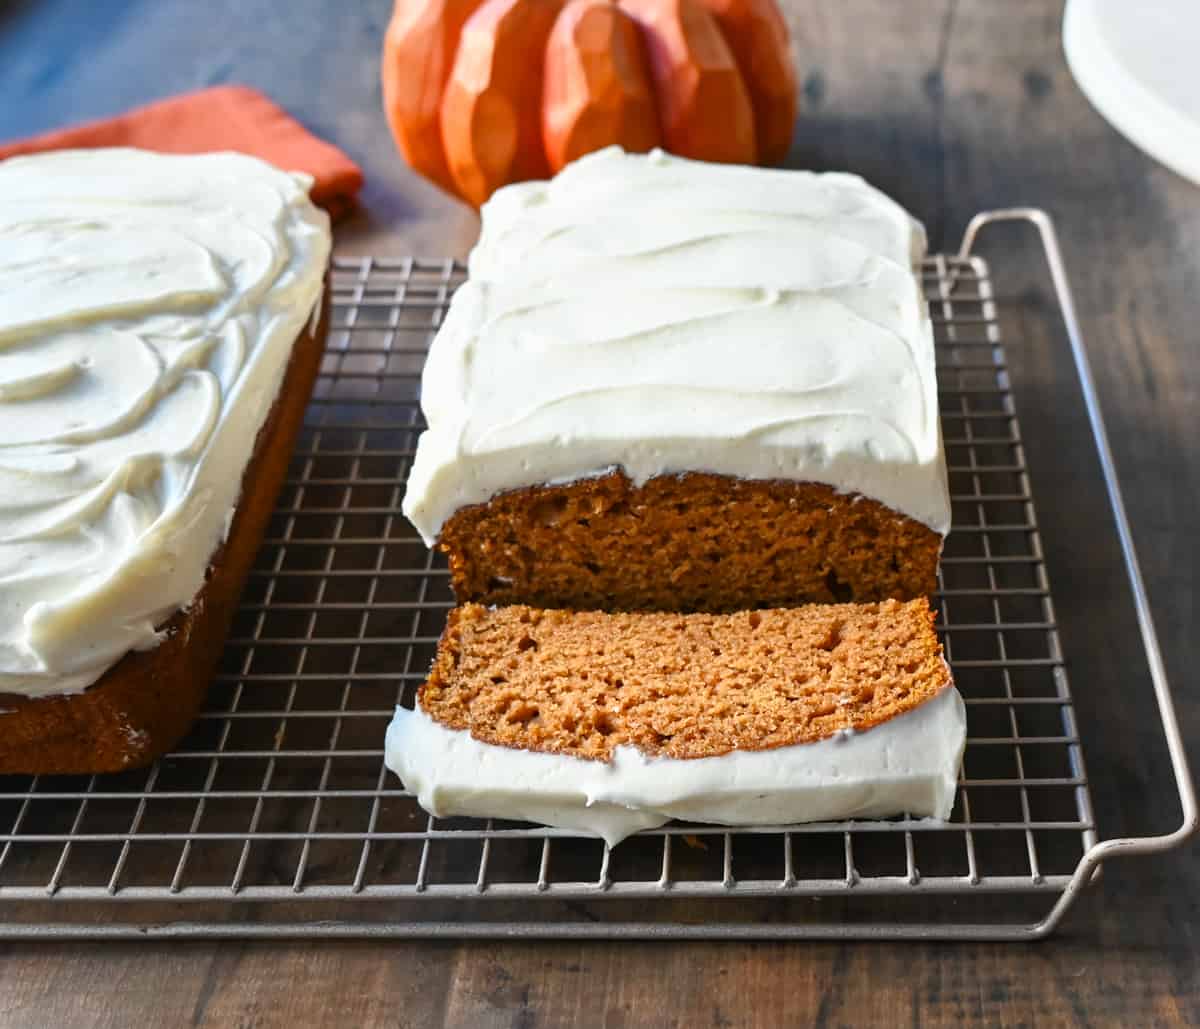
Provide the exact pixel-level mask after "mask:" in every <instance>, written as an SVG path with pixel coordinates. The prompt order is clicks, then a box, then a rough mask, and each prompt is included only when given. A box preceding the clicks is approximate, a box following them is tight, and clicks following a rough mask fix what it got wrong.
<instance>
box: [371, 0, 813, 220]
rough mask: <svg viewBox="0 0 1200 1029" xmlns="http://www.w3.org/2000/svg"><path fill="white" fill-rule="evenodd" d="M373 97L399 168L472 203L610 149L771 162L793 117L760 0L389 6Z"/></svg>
mask: <svg viewBox="0 0 1200 1029" xmlns="http://www.w3.org/2000/svg"><path fill="white" fill-rule="evenodd" d="M383 95H384V105H385V108H386V112H387V118H388V124H389V125H390V126H391V130H392V135H393V136H395V138H396V142H397V144H398V145H399V147H400V149H401V151H402V152H403V154H404V157H405V159H406V160H407V161H408V163H409V164H410V165H412V167H413V168H414V169H415V170H416V171H418V172H420V173H421V174H422V175H424V176H425V177H426V178H428V179H430V180H432V181H433V182H435V183H437V184H438V185H439V186H441V187H442V188H443V189H445V190H448V191H449V192H451V193H454V194H456V195H458V196H460V197H462V198H463V199H464V200H467V201H468V202H469V203H472V204H474V205H476V206H478V205H480V204H482V203H483V202H484V201H485V200H486V199H487V198H488V197H489V196H491V194H492V193H493V191H495V190H496V189H498V188H499V187H500V186H503V185H504V184H506V183H508V182H516V181H520V180H522V179H530V178H543V177H545V176H546V175H549V174H551V173H553V172H556V171H558V170H559V169H560V168H561V167H562V166H563V165H564V164H567V163H568V162H570V161H573V160H574V159H575V158H576V157H579V156H581V155H583V154H586V153H588V152H589V151H592V150H596V149H598V148H600V147H603V146H608V145H609V144H612V143H618V144H620V145H621V146H623V147H624V148H625V149H626V150H635V151H645V150H649V149H651V148H653V147H656V146H661V147H663V148H665V149H667V150H670V151H671V152H672V153H676V154H679V155H681V156H684V157H694V158H697V159H699V160H705V161H732V162H739V163H745V164H754V163H773V162H775V161H778V160H780V159H781V158H782V157H783V156H784V154H786V153H787V149H788V146H789V145H790V144H791V139H792V126H793V123H794V122H795V118H796V79H795V72H794V70H793V68H792V61H791V53H790V45H789V40H788V32H787V25H786V24H785V22H784V20H783V16H782V15H781V14H780V13H779V9H778V8H777V7H776V6H775V0H396V6H395V10H394V12H393V15H392V20H391V24H390V25H389V26H388V30H387V36H386V38H385V41H384V49H383Z"/></svg>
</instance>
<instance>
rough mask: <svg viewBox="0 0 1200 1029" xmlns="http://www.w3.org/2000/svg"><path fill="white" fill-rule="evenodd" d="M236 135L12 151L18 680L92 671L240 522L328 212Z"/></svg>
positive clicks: (13, 642)
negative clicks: (244, 150) (214, 141)
mask: <svg viewBox="0 0 1200 1029" xmlns="http://www.w3.org/2000/svg"><path fill="white" fill-rule="evenodd" d="M308 185H309V182H308V180H307V179H306V178H305V177H304V176H297V175H291V174H287V173H284V172H281V171H277V170H276V169H274V168H272V167H270V166H269V165H266V164H264V163H262V162H260V161H258V160H255V159H253V158H249V157H244V156H241V155H237V154H206V155H202V156H189V157H177V156H165V155H159V154H151V153H147V152H143V151H137V150H99V151H73V152H62V153H56V154H48V155H42V156H38V157H31V158H14V159H12V160H9V161H6V162H4V163H2V164H0V693H10V694H19V695H25V696H34V697H36V696H45V695H52V694H61V693H71V692H77V691H79V690H82V689H84V688H86V687H87V686H89V685H90V684H91V683H93V682H95V680H96V679H98V678H99V677H100V676H101V675H102V674H103V673H104V672H105V671H106V670H107V669H108V668H109V667H110V666H111V665H112V664H114V663H115V662H116V661H117V660H119V659H120V657H121V656H122V655H124V654H125V653H126V652H127V651H129V650H132V649H144V648H149V647H153V646H154V645H155V644H156V643H157V642H158V639H159V636H158V634H157V632H156V628H155V627H156V626H157V625H159V624H161V623H162V622H163V621H165V620H166V619H168V618H169V617H170V616H171V615H172V614H174V613H175V611H177V610H178V609H180V608H181V607H184V606H186V605H187V604H188V603H190V602H191V600H192V598H193V597H194V596H195V594H196V593H197V591H198V590H199V589H200V586H201V585H202V584H203V581H204V575H205V571H206V569H207V567H208V564H209V561H210V559H211V557H212V555H213V552H214V551H215V550H216V549H217V547H218V546H219V545H220V544H221V542H222V541H223V540H224V536H225V533H226V532H227V531H228V526H229V522H230V519H231V516H232V510H233V508H234V506H235V505H236V503H237V499H238V493H239V490H240V487H241V479H242V473H243V470H244V469H245V467H246V464H247V462H248V461H249V458H250V454H251V452H252V450H253V447H254V442H255V438H256V436H257V434H258V430H259V429H260V427H261V426H262V424H263V422H264V421H265V420H266V417H267V415H268V413H269V412H270V409H271V407H272V405H273V403H274V400H275V395H276V393H277V392H278V389H279V384H280V382H281V381H282V378H283V374H284V372H285V371H286V368H287V364H288V360H289V358H290V356H291V346H292V343H293V341H294V340H295V339H296V338H297V337H298V336H299V335H300V334H301V333H302V332H303V331H304V329H305V325H306V323H307V321H308V319H309V317H310V315H311V314H312V312H313V309H314V306H315V305H317V304H318V303H319V298H320V292H321V288H322V283H323V280H324V274H325V267H326V264H327V262H328V256H329V248H330V236H329V227H328V219H327V218H326V216H325V215H324V214H323V213H322V212H321V211H319V210H318V209H317V208H315V207H314V206H313V205H312V204H311V203H310V202H309V200H308V195H307V188H308Z"/></svg>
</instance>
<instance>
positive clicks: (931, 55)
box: [0, 0, 1200, 1027]
mask: <svg viewBox="0 0 1200 1029" xmlns="http://www.w3.org/2000/svg"><path fill="white" fill-rule="evenodd" d="M389 6H390V5H389V3H388V0H355V2H352V3H351V2H347V3H335V2H330V0H288V2H286V3H282V2H272V0H224V2H219V0H211V2H206V3H195V2H192V0H125V2H121V0H24V2H22V0H17V2H11V0H0V97H2V98H3V99H2V101H0V139H5V138H10V137H17V136H21V135H24V134H26V133H31V132H34V131H38V130H42V129H46V128H51V127H54V126H57V125H60V124H65V123H67V122H70V121H73V120H78V119H82V118H88V117H96V116H101V115H107V114H110V113H115V112H117V111H120V110H121V109H123V108H126V107H128V106H130V105H133V104H136V103H139V102H143V101H147V100H150V99H153V98H155V97H158V96H162V95H165V94H168V93H172V92H176V91H180V90H185V89H192V88H196V87H200V86H203V85H206V84H211V83H218V82H233V81H237V82H245V83H249V84H251V85H255V86H258V87H260V88H262V89H263V90H265V91H267V92H268V93H270V94H271V95H273V96H274V97H275V98H276V99H277V100H278V101H279V102H281V103H282V104H283V105H284V106H285V107H287V108H288V109H289V110H291V111H293V112H294V113H295V114H296V115H298V116H299V117H300V118H301V119H302V120H303V121H304V122H305V123H306V124H308V125H309V126H310V127H311V128H312V129H314V130H315V131H317V132H318V133H320V134H322V135H324V136H326V137H328V138H329V139H331V140H333V141H335V142H336V143H338V144H339V145H341V146H342V147H343V148H344V149H345V150H346V151H347V152H349V153H350V154H351V155H352V156H353V157H354V158H355V159H357V160H358V161H360V162H361V164H362V166H363V168H364V170H365V172H366V175H367V187H366V190H365V192H364V194H363V201H364V211H363V213H362V214H361V215H360V216H358V217H356V218H355V219H354V220H353V221H352V222H351V223H349V224H347V225H345V226H343V227H342V228H341V229H340V231H339V234H338V248H339V251H340V252H341V253H346V254H350V253H355V254H357V253H368V252H370V253H376V254H383V253H387V254H409V253H417V254H422V255H441V254H455V255H463V254H465V252H466V250H467V249H468V248H469V246H470V244H471V242H472V240H473V238H474V234H475V231H476V227H477V222H476V219H475V216H474V215H473V214H472V213H471V212H469V211H467V210H465V209H464V208H462V207H461V206H459V205H458V204H456V203H454V202H452V201H450V200H448V199H446V198H445V197H443V196H442V195H440V194H439V193H438V192H437V191H436V190H435V189H433V188H432V187H430V186H428V185H426V184H425V183H423V182H422V181H420V180H418V179H416V178H415V177H414V176H412V175H411V174H409V173H408V172H407V171H406V170H405V169H404V167H403V166H402V165H401V163H400V162H399V160H398V159H397V158H396V156H395V152H394V150H393V148H392V144H391V141H390V138H389V137H388V134H387V129H386V126H385V124H384V120H383V117H382V115H381V113H380V91H379V68H378V51H379V46H380V41H381V39H382V35H383V30H384V25H385V23H386V19H387V16H388V13H389ZM784 7H785V9H786V11H787V14H788V19H789V22H790V24H791V28H792V33H793V36H794V38H795V44H796V46H795V49H796V60H797V62H798V67H799V69H800V80H801V82H802V83H803V102H804V107H805V110H804V113H803V119H802V122H801V125H800V127H799V130H798V132H797V136H796V141H795V144H794V146H793V149H792V153H791V155H790V159H789V164H791V165H793V166H796V167H816V168H845V169H850V170H853V171H856V172H860V173H862V174H863V175H865V176H867V177H868V178H869V179H871V180H872V181H874V182H875V183H876V184H878V185H879V186H881V187H883V188H884V189H885V190H887V191H888V192H890V193H892V194H893V195H894V196H896V197H898V198H899V199H900V200H901V201H902V202H904V203H905V204H906V205H907V206H908V207H909V208H910V209H911V210H912V211H914V212H915V213H916V214H917V215H918V216H919V217H921V218H922V219H923V220H924V221H925V222H926V224H927V225H928V226H929V229H930V236H931V241H932V243H933V245H934V246H935V247H939V246H944V247H948V248H950V247H953V246H954V245H955V244H956V243H957V240H958V238H959V235H960V233H961V231H962V228H963V226H964V224H965V223H966V221H967V219H968V218H969V216H970V215H971V214H972V213H973V212H974V211H976V210H979V209H982V208H991V207H998V206H1006V205H1014V204H1034V205H1038V206H1041V207H1045V208H1047V209H1049V210H1050V211H1051V212H1052V214H1053V215H1054V216H1055V217H1056V219H1057V220H1058V225H1059V228H1060V231H1061V234H1062V238H1063V245H1064V248H1065V251H1066V257H1067V260H1068V263H1069V267H1070V270H1071V273H1072V277H1073V284H1074V287H1075V291H1076V296H1077V299H1078V302H1079V306H1080V311H1081V316H1082V321H1083V328H1084V332H1085V335H1086V338H1087V340H1088V344H1089V348H1090V352H1091V355H1092V360H1093V362H1094V366H1095V371H1096V374H1097V377H1098V380H1099V385H1100V392H1101V395H1102V400H1103V404H1104V410H1105V413H1106V415H1107V418H1108V423H1109V427H1110V431H1111V434H1112V440H1113V444H1114V448H1115V451H1116V458H1117V464H1118V467H1119V470H1120V473H1121V476H1122V481H1123V483H1124V486H1125V489H1126V497H1127V501H1128V505H1129V510H1130V515H1131V518H1132V522H1133V527H1134V531H1135V535H1136V539H1137V543H1138V546H1139V548H1140V553H1141V559H1142V563H1143V567H1144V570H1145V573H1146V578H1147V582H1148V586H1149V590H1150V595H1151V598H1152V601H1153V608H1154V613H1155V616H1156V618H1157V622H1158V628H1159V631H1160V634H1161V638H1162V643H1163V647H1164V650H1165V654H1166V663H1167V668H1168V671H1169V673H1170V674H1171V676H1172V678H1173V680H1174V681H1175V683H1176V690H1177V695H1178V701H1179V705H1180V712H1181V719H1182V724H1183V728H1184V732H1185V735H1186V736H1187V737H1188V738H1190V739H1192V740H1193V741H1195V740H1197V739H1198V738H1200V686H1198V684H1197V682H1196V668H1197V667H1198V666H1200V645H1198V642H1197V641H1198V639H1200V633H1198V632H1197V628H1198V612H1197V609H1196V603H1195V597H1196V587H1197V567H1198V564H1200V520H1198V519H1197V517H1196V512H1197V510H1198V509H1200V433H1198V431H1197V429H1198V425H1197V411H1198V410H1200V338H1198V337H1200V188H1197V187H1195V186H1193V185H1191V184H1189V183H1187V182H1185V181H1183V180H1182V179H1180V178H1178V177H1176V176H1175V175H1173V174H1172V173H1170V172H1168V171H1166V170H1165V169H1163V168H1161V167H1159V166H1158V165H1156V164H1154V163H1153V162H1152V161H1150V160H1149V159H1147V158H1146V157H1144V156H1143V155H1142V154H1141V153H1140V152H1138V151H1137V150H1135V149H1134V148H1133V147H1132V146H1131V145H1130V144H1128V143H1127V142H1125V141H1124V140H1123V139H1122V138H1120V137H1118V136H1117V135H1116V134H1115V133H1114V132H1113V131H1112V130H1110V129H1109V128H1108V126H1107V125H1106V124H1105V123H1104V122H1103V121H1102V120H1101V119H1100V117H1099V116H1098V115H1097V114H1096V113H1095V112H1093V110H1092V109H1091V108H1090V107H1089V106H1088V104H1087V103H1086V101H1085V100H1084V99H1083V97H1082V96H1081V95H1080V93H1079V91H1078V90H1077V89H1076V87H1075V85H1074V83H1073V81H1072V79H1071V78H1070V75H1069V73H1068V71H1067V68H1066V66H1065V64H1064V61H1063V59H1062V55H1061V45H1060V38H1059V25H1060V21H1061V9H1060V3H1059V2H1057V0H1004V2H997V0H936V2H935V0H922V2H911V0H907V2H904V3H897V2H896V0H786V2H785V3H784ZM995 242H996V244H997V245H996V246H995V247H994V248H992V249H991V250H989V254H990V255H992V257H993V265H994V267H996V268H997V269H1003V270H1004V273H1005V275H1004V278H1003V280H1002V282H1001V284H1000V285H1001V288H1002V291H1003V293H1004V294H1005V295H1006V296H1008V297H1012V298H1014V299H1015V300H1016V301H1017V302H1018V303H1019V309H1020V310H1023V311H1028V312H1032V313H1033V314H1035V315H1036V314H1037V313H1038V312H1041V313H1042V314H1043V315H1044V314H1045V313H1046V311H1047V310H1048V309H1049V305H1050V303H1051V300H1050V297H1049V294H1048V291H1047V289H1046V286H1045V279H1044V274H1043V272H1042V269H1041V265H1040V263H1039V261H1038V259H1037V257H1036V252H1035V251H1034V250H1032V249H1031V248H1030V246H1029V241H1028V239H1026V238H1024V237H1022V236H1021V235H1019V234H1018V233H1016V232H1011V233H1010V232H1002V233H999V235H998V238H997V240H996V241H995ZM998 274H999V273H998ZM1020 324H1021V322H1020V321H1018V328H1019V327H1020ZM1031 332H1032V330H1031ZM1033 335H1036V333H1034V334H1033ZM1030 338H1031V339H1032V338H1033V336H1031V337H1030ZM1039 353H1040V351H1038V350H1036V349H1035V348H1034V347H1033V346H1032V344H1031V345H1030V347H1029V349H1028V355H1029V356H1028V357H1027V358H1025V363H1026V365H1027V366H1028V368H1029V369H1030V370H1029V372H1028V378H1029V386H1028V388H1027V390H1026V392H1025V393H1024V394H1022V393H1020V392H1018V402H1019V403H1022V407H1021V412H1022V419H1023V421H1024V422H1025V423H1026V433H1027V437H1028V438H1029V439H1030V440H1031V443H1030V448H1029V449H1030V462H1031V465H1032V467H1033V474H1034V486H1035V492H1037V494H1038V496H1039V500H1040V502H1041V504H1042V507H1043V514H1044V516H1046V511H1045V509H1046V508H1047V507H1048V508H1049V509H1050V510H1049V517H1052V518H1063V519H1066V521H1067V522H1068V524H1069V525H1071V526H1077V527H1078V530H1079V531H1068V532H1060V533H1059V535H1057V536H1052V535H1051V534H1050V532H1049V530H1048V531H1047V540H1048V544H1047V546H1048V549H1049V557H1050V559H1051V564H1052V570H1056V569H1054V568H1053V566H1055V565H1056V564H1057V565H1058V566H1059V567H1060V568H1061V569H1063V571H1062V572H1061V573H1058V574H1056V577H1055V584H1056V591H1057V593H1058V595H1059V606H1060V613H1062V612H1064V611H1065V612H1066V613H1065V614H1063V622H1064V635H1065V639H1066V641H1067V645H1068V648H1069V652H1070V653H1071V654H1072V655H1073V667H1072V676H1073V680H1074V683H1075V691H1076V696H1077V698H1078V701H1079V703H1078V707H1079V718H1080V723H1081V725H1080V732H1081V735H1082V737H1083V740H1084V746H1085V755H1086V757H1087V760H1088V762H1089V769H1090V772H1091V778H1092V788H1093V795H1094V799H1095V803H1096V809H1097V822H1098V824H1099V825H1100V827H1101V830H1102V833H1103V835H1106V836H1111V835H1115V834H1118V833H1131V832H1132V833H1145V832H1151V831H1163V830H1167V829H1170V828H1172V827H1173V826H1174V825H1175V824H1177V822H1178V818H1179V812H1178V804H1177V801H1176V799H1175V794H1174V788H1173V785H1172V781H1171V774H1170V767H1169V764H1168V763H1167V759H1166V755H1165V750H1164V747H1163V745H1162V735H1161V731H1160V728H1159V726H1158V723H1157V721H1156V719H1155V716H1154V711H1153V706H1152V703H1151V699H1150V695H1149V692H1148V686H1147V682H1146V675H1145V672H1144V667H1143V664H1142V663H1141V662H1140V661H1139V650H1138V644H1137V641H1136V639H1134V638H1133V636H1132V628H1131V627H1130V624H1129V612H1128V601H1127V599H1126V598H1125V594H1124V592H1123V586H1122V585H1121V582H1120V578H1119V574H1118V572H1114V570H1113V569H1114V567H1115V566H1114V565H1113V553H1112V547H1111V545H1110V544H1107V543H1105V542H1103V541H1104V540H1105V539H1107V538H1109V536H1110V535H1111V531H1110V529H1109V527H1108V525H1107V522H1106V521H1105V519H1104V516H1103V514H1102V513H1101V508H1100V506H1099V505H1100V504H1101V503H1102V498H1100V495H1099V494H1098V493H1097V491H1096V489H1095V487H1094V484H1093V485H1092V486H1090V487H1089V486H1084V485H1078V482H1079V476H1080V475H1081V474H1082V472H1081V471H1080V469H1081V468H1085V467H1086V466H1088V461H1087V460H1081V458H1080V457H1079V454H1080V449H1079V447H1080V446H1083V447H1084V449H1085V451H1086V438H1084V437H1080V430H1079V427H1078V419H1075V420H1071V419H1068V418H1066V417H1065V416H1062V415H1060V411H1061V410H1062V409H1063V405H1066V404H1068V403H1069V402H1072V401H1074V400H1075V398H1074V396H1073V395H1068V394H1070V393H1071V387H1070V386H1069V385H1067V384H1065V383H1064V382H1063V381H1060V377H1056V376H1051V375H1050V374H1049V372H1048V371H1047V372H1046V374H1045V375H1044V376H1043V375H1042V372H1041V370H1040V369H1042V368H1043V362H1042V360H1041V359H1040V358H1039V357H1038V354H1039ZM1047 367H1048V366H1047ZM1022 397H1024V400H1023V401H1022ZM1031 423H1032V425H1031ZM1064 484H1065V485H1066V486H1069V488H1064ZM1106 533H1107V534H1108V536H1106V535H1105V534H1106ZM1114 626H1115V628H1114ZM964 1021H980V1022H985V1023H988V1024H1003V1025H1039V1026H1043V1025H1075V1024H1079V1025H1105V1024H1109V1025H1130V1026H1132V1025H1142V1026H1144V1025H1188V1024H1197V1023H1200V860H1198V852H1197V848H1196V847H1195V846H1194V845H1189V846H1185V847H1183V848H1182V849H1179V850H1176V851H1174V852H1171V853H1168V854H1163V855H1161V856H1158V857H1156V858H1151V859H1138V860H1136V861H1133V860H1131V861H1127V862H1124V863H1121V862H1117V863H1114V864H1113V865H1111V867H1109V868H1108V869H1106V872H1105V875H1104V877H1103V878H1102V880H1101V882H1100V883H1099V884H1097V885H1096V886H1094V887H1093V888H1091V889H1089V890H1088V891H1087V893H1086V894H1085V896H1084V897H1083V898H1082V899H1081V900H1080V902H1079V903H1078V904H1077V906H1076V908H1075V909H1074V910H1073V912H1072V913H1071V915H1070V916H1069V917H1068V919H1067V921H1066V923H1065V924H1064V926H1063V928H1062V930H1061V931H1060V932H1059V933H1058V934H1057V935H1056V936H1055V937H1053V938H1052V939H1051V940H1049V941H1048V942H1044V943H1040V944H1035V945H1019V946H1018V945H1004V944H970V945H949V944H903V945H900V944H871V945H868V944H834V943H830V944H819V945H808V944H794V945H774V944H772V945H767V944H742V943H723V944H699V943H697V944H686V945H685V944H629V943H615V942H614V943H569V942H568V943H564V942H556V943H544V944H543V943H529V942H525V943H510V942H484V943H453V942H441V943H426V942H395V943H378V942H371V943H348V942H341V943H248V942H227V943H188V944H169V943H148V942H147V943H130V944H117V943H107V944H98V943H77V944H44V945H28V944H23V945H17V944H0V1024H3V1025H5V1026H18V1025H21V1026H39V1027H41V1026H76V1025H79V1026H82V1025H97V1026H100V1025H103V1026H125V1025H132V1024H140V1023H147V1024H154V1025H178V1024H184V1023H187V1024H192V1025H198V1026H217V1025H238V1026H269V1025H309V1024H314V1025H330V1024H346V1025H373V1024H396V1025H405V1026H436V1025H455V1026H459V1025H461V1026H520V1027H534V1026H552V1025H564V1024H569V1025H581V1026H600V1025H603V1026H613V1027H616V1026H634V1025H678V1026H689V1027H690V1026H705V1025H720V1026H734V1025H738V1026H740V1025H764V1026H776V1025H803V1024H809V1023H812V1024H818V1025H851V1026H854V1025H869V1024H886V1025H895V1024H908V1023H911V1024H913V1025H917V1024H921V1025H942V1024H947V1025H956V1024H960V1023H962V1022H964Z"/></svg>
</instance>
